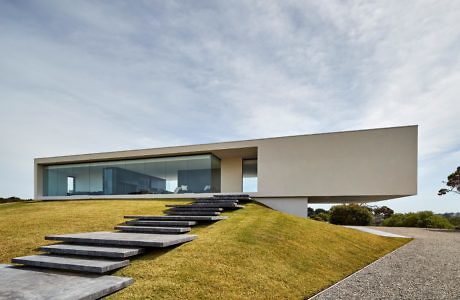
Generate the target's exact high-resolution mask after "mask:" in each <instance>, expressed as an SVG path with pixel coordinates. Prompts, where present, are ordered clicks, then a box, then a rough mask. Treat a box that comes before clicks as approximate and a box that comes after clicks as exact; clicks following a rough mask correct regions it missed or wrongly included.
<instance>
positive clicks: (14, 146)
mask: <svg viewBox="0 0 460 300" xmlns="http://www.w3.org/2000/svg"><path fill="white" fill-rule="evenodd" d="M459 20H460V1H447V0H446V1H422V0H417V1H409V0H408V1H399V0H397V1H386V0H385V1H364V2H361V1H332V0H331V1H267V0H262V1H178V2H175V1H43V0H41V1H19V0H12V1H5V0H4V1H1V2H0V114H1V117H0V141H1V147H0V196H4V197H5V196H12V195H16V196H21V197H28V198H30V197H32V196H33V158H34V157H42V156H55V155H66V154H78V153H88V152H99V151H113V150H125V149H136V148H148V147H157V146H170V145H182V144H194V143H207V142H216V141H225V140H237V139H250V138H262V137H271V136H280V135H293V134H305V133H316V132H328V131H339V130H340V131H341V130H354V129H363V128H375V127H388V126H399V125H412V124H418V125H419V194H418V195H417V196H414V197H408V198H404V199H397V200H393V201H390V202H385V204H387V205H390V206H391V207H393V208H395V209H396V210H398V211H411V210H412V211H413V210H425V209H429V210H434V211H437V212H443V211H460V195H448V196H445V197H442V198H441V197H438V196H436V192H437V190H438V189H439V188H440V187H441V186H442V183H441V181H442V180H444V179H445V177H446V175H447V174H449V173H450V172H452V171H453V170H454V169H455V168H456V167H457V166H458V165H460V126H459V123H460V118H459V113H460V23H459Z"/></svg>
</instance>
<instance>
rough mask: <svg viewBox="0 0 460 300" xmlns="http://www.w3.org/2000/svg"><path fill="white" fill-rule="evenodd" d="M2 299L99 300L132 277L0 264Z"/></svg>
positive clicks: (122, 286) (127, 284)
mask: <svg viewBox="0 0 460 300" xmlns="http://www.w3.org/2000/svg"><path fill="white" fill-rule="evenodd" d="M0 282H1V283H2V284H0V298H1V299H24V300H25V299H60V300H76V299H88V300H89V299H100V298H103V297H105V296H107V295H110V294H112V293H115V292H116V291H119V290H121V289H123V288H125V287H127V286H129V285H130V284H132V283H133V279H132V278H127V277H117V276H108V275H103V276H101V275H95V274H79V273H70V272H64V271H56V270H47V269H35V268H24V267H17V266H13V265H0Z"/></svg>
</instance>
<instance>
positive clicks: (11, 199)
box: [0, 197, 32, 203]
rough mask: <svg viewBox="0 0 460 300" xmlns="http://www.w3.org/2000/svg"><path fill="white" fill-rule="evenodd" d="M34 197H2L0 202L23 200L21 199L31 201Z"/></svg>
mask: <svg viewBox="0 0 460 300" xmlns="http://www.w3.org/2000/svg"><path fill="white" fill-rule="evenodd" d="M31 200H32V199H21V198H18V197H8V198H1V197H0V203H9V202H21V201H31Z"/></svg>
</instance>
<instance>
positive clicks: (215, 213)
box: [165, 210, 220, 216]
mask: <svg viewBox="0 0 460 300" xmlns="http://www.w3.org/2000/svg"><path fill="white" fill-rule="evenodd" d="M165 214H167V215H170V216H218V215H220V212H218V211H197V210H190V211H175V210H173V211H169V210H167V211H165Z"/></svg>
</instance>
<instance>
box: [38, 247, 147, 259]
mask: <svg viewBox="0 0 460 300" xmlns="http://www.w3.org/2000/svg"><path fill="white" fill-rule="evenodd" d="M40 250H41V251H44V252H48V253H52V254H67V255H83V256H101V257H110V258H127V257H131V256H135V255H138V254H140V253H142V252H144V249H142V248H129V247H108V246H93V245H77V244H54V245H47V246H42V247H40Z"/></svg>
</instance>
